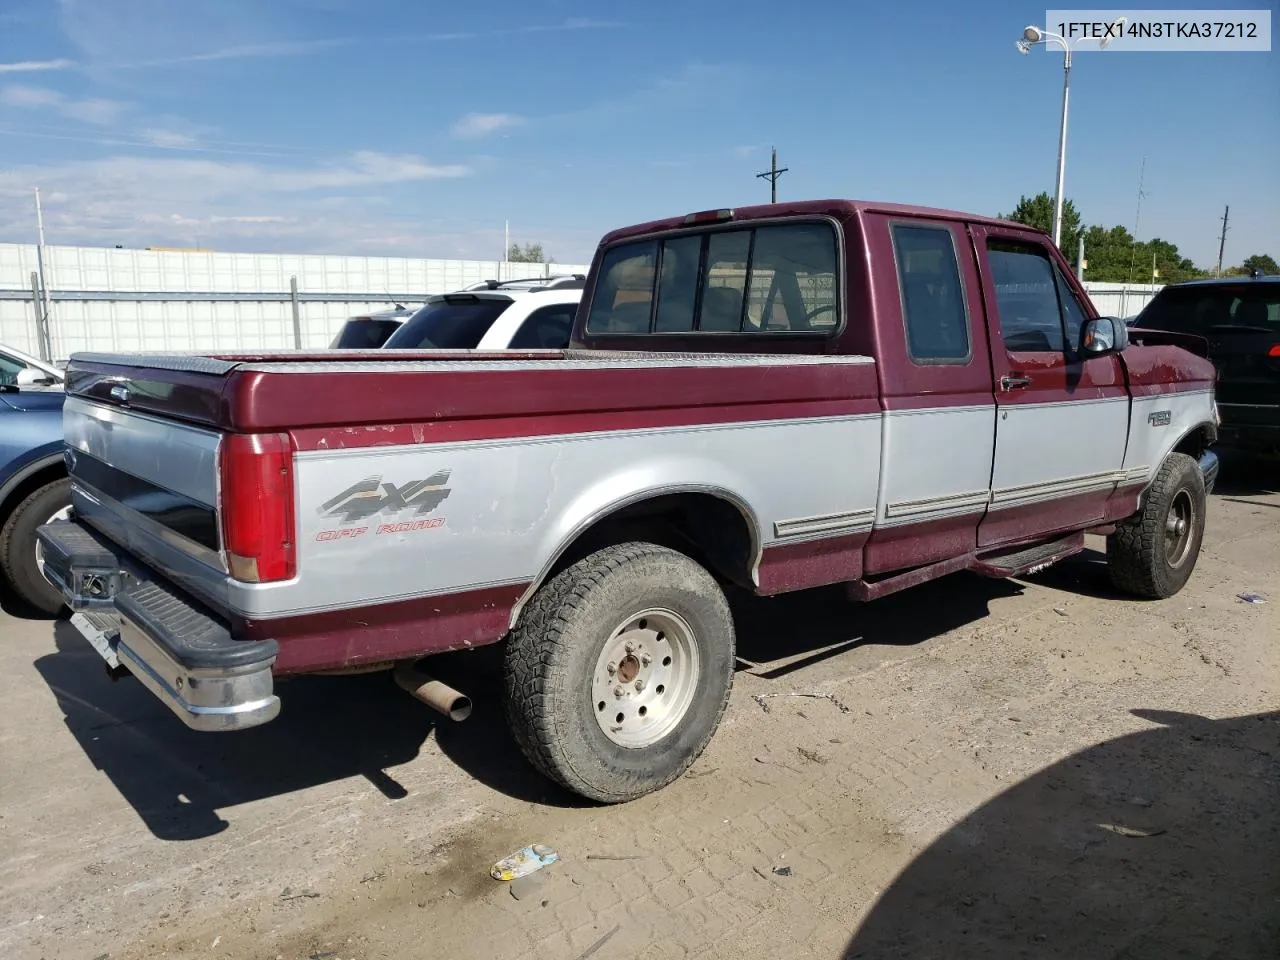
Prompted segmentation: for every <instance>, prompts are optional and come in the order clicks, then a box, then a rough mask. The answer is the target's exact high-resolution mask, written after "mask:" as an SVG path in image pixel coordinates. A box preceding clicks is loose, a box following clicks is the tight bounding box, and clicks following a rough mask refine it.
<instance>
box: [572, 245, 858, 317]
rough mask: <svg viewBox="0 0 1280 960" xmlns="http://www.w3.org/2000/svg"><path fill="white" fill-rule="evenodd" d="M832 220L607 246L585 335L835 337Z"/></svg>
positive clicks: (835, 262)
mask: <svg viewBox="0 0 1280 960" xmlns="http://www.w3.org/2000/svg"><path fill="white" fill-rule="evenodd" d="M838 262H839V243H838V240H837V237H836V230H835V227H834V225H832V224H831V223H830V222H828V221H825V220H823V221H793V222H787V223H774V224H765V225H761V226H758V227H751V226H732V227H728V228H725V229H719V230H714V231H702V232H697V233H679V234H673V235H671V236H669V237H664V238H660V239H652V240H639V241H635V242H632V243H623V244H619V245H618V246H615V247H612V248H610V249H609V250H606V251H605V254H604V257H603V259H602V262H601V265H600V274H599V276H600V279H599V280H598V281H597V283H596V287H595V291H594V295H593V297H592V301H591V311H590V313H589V314H588V316H587V333H589V334H592V335H595V336H600V335H605V336H608V335H638V334H660V335H671V334H686V335H687V334H759V333H764V334H782V335H801V336H803V335H808V336H828V335H830V334H831V333H833V332H834V331H835V330H837V329H838V328H839V327H840V321H841V317H840V298H839V296H838V290H839V287H838V276H839V270H838Z"/></svg>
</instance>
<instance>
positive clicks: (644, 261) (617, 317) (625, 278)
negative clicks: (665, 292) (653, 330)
mask: <svg viewBox="0 0 1280 960" xmlns="http://www.w3.org/2000/svg"><path fill="white" fill-rule="evenodd" d="M657 268H658V242H657V241H656V240H650V241H647V242H644V243H628V244H623V245H622V246H618V247H614V248H613V249H611V250H608V251H607V252H606V253H605V255H604V259H603V262H602V263H601V264H600V280H599V281H598V282H597V283H596V290H595V296H594V297H593V298H592V301H591V313H590V315H589V316H588V317H587V331H588V332H589V333H647V332H648V330H649V314H650V313H651V312H652V310H653V281H654V276H655V273H656V271H657Z"/></svg>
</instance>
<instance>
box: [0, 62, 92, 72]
mask: <svg viewBox="0 0 1280 960" xmlns="http://www.w3.org/2000/svg"><path fill="white" fill-rule="evenodd" d="M75 65H76V62H75V61H74V60H62V59H58V60H20V61H19V62H17V63H0V73H40V72H42V71H45V70H70V69H71V68H72V67H74V66H75Z"/></svg>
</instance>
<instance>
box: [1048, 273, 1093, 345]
mask: <svg viewBox="0 0 1280 960" xmlns="http://www.w3.org/2000/svg"><path fill="white" fill-rule="evenodd" d="M1053 275H1054V276H1055V277H1056V278H1057V280H1058V299H1059V300H1060V302H1061V303H1062V321H1063V324H1064V325H1065V327H1066V332H1067V343H1066V346H1067V350H1068V351H1070V352H1071V353H1075V352H1076V351H1077V350H1078V349H1079V348H1080V335H1081V333H1082V332H1083V331H1084V324H1085V321H1086V320H1088V319H1089V315H1088V314H1087V313H1085V309H1084V305H1083V304H1082V303H1081V302H1080V301H1079V300H1078V299H1077V298H1076V292H1075V291H1074V290H1073V289H1071V282H1070V281H1069V280H1067V278H1066V277H1064V276H1063V275H1062V271H1061V270H1060V269H1058V265H1057V264H1054V267H1053Z"/></svg>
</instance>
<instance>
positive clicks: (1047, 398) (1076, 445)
mask: <svg viewBox="0 0 1280 960" xmlns="http://www.w3.org/2000/svg"><path fill="white" fill-rule="evenodd" d="M971 232H972V234H973V236H974V243H975V246H976V248H977V251H978V265H979V270H980V272H981V274H982V290H983V294H984V297H985V299H986V305H987V324H988V329H989V331H990V337H991V361H992V376H993V384H994V388H995V398H996V410H997V416H996V444H995V463H994V466H993V470H992V476H991V505H990V507H989V508H988V511H987V516H986V518H985V519H984V520H983V522H982V526H981V528H980V529H979V531H978V544H979V546H992V545H996V544H1001V543H1008V542H1011V541H1018V540H1028V539H1032V538H1034V537H1037V536H1039V535H1041V534H1048V533H1052V532H1056V531H1060V530H1068V529H1071V528H1077V527H1081V526H1085V525H1088V524H1089V523H1090V522H1094V521H1099V522H1100V521H1101V520H1102V519H1103V515H1104V512H1105V505H1106V501H1107V499H1108V498H1109V497H1110V496H1111V494H1112V493H1113V492H1114V491H1115V489H1116V485H1117V483H1118V482H1119V480H1120V479H1121V474H1122V469H1121V468H1122V467H1123V465H1124V452H1125V444H1126V442H1127V439H1128V433H1129V392H1128V388H1127V387H1126V385H1125V379H1124V373H1123V370H1122V368H1121V365H1120V359H1119V358H1118V357H1117V356H1115V355H1111V356H1105V357H1094V358H1089V359H1087V360H1085V359H1082V357H1081V356H1080V354H1079V344H1080V332H1081V327H1082V326H1083V325H1084V322H1085V319H1086V318H1087V317H1090V316H1095V315H1096V313H1095V312H1094V311H1093V309H1092V305H1091V304H1089V302H1088V298H1087V297H1082V296H1081V295H1080V294H1079V292H1078V291H1077V290H1076V288H1075V284H1074V283H1073V282H1072V281H1071V279H1069V276H1068V274H1069V271H1068V270H1065V269H1064V266H1065V264H1064V263H1063V261H1062V259H1061V257H1060V256H1057V255H1055V251H1053V250H1052V249H1051V247H1050V245H1049V244H1048V243H1047V242H1046V241H1043V240H1041V239H1040V238H1039V237H1038V235H1034V234H1029V233H1023V232H1018V231H1013V230H1009V231H1002V230H1001V229H999V228H994V227H976V226H975V227H972V228H971Z"/></svg>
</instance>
